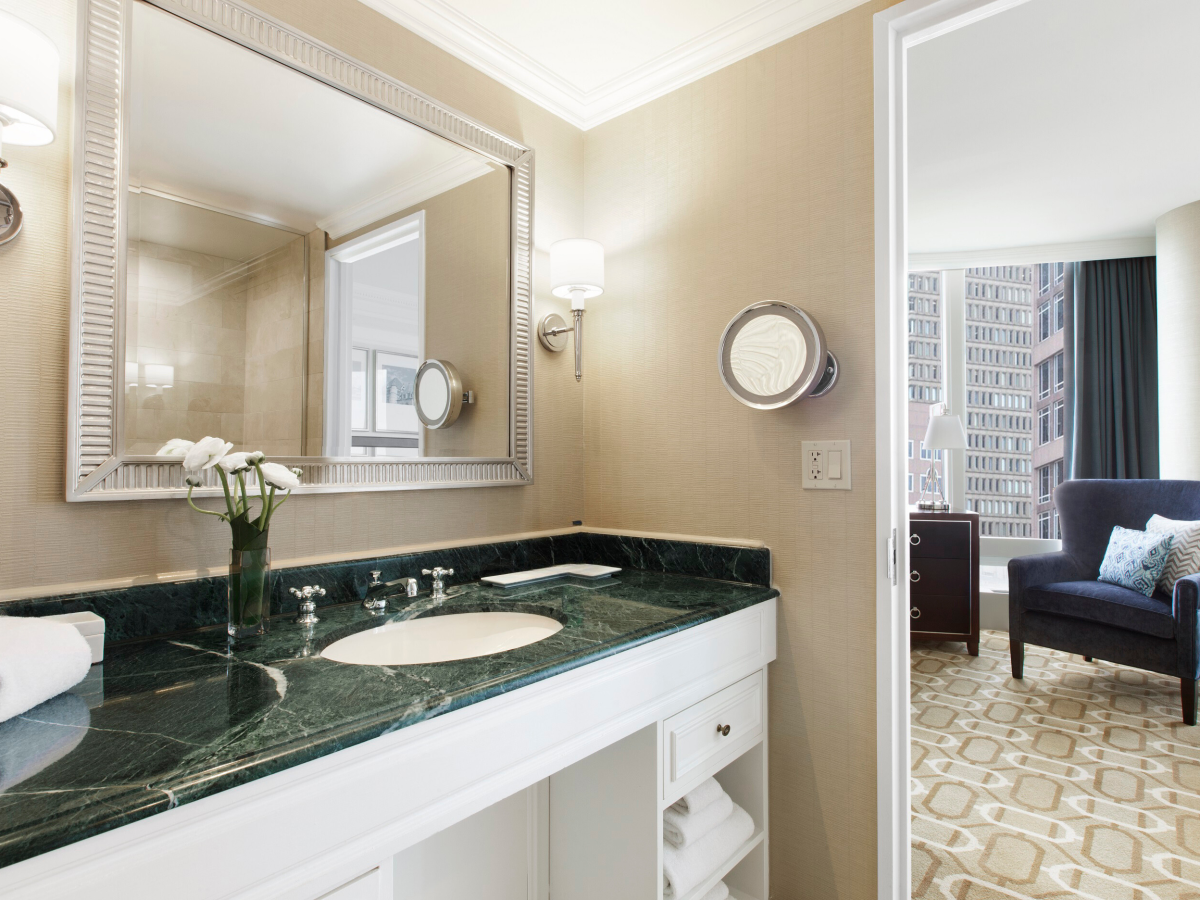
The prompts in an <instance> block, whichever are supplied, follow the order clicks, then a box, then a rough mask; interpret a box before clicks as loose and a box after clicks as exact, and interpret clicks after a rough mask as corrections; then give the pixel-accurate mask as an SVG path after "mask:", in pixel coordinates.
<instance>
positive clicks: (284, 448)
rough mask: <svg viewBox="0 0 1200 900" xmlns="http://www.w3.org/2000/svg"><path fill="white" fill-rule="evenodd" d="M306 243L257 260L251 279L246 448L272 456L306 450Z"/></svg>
mask: <svg viewBox="0 0 1200 900" xmlns="http://www.w3.org/2000/svg"><path fill="white" fill-rule="evenodd" d="M304 242H305V239H304V238H303V237H297V238H296V239H295V240H294V241H290V242H288V243H287V244H284V245H283V246H282V247H280V248H279V249H278V250H273V251H271V252H270V253H268V254H267V255H266V256H265V257H263V258H262V259H258V260H255V261H254V263H253V264H252V265H251V266H250V270H249V273H248V276H247V285H246V414H245V423H246V424H245V437H244V442H245V444H246V447H247V448H249V449H254V450H261V451H262V452H263V453H265V454H267V456H299V455H300V453H301V450H302V443H303V438H304V434H303V418H304V416H303V412H304V402H305V401H304V351H305V338H306V333H305V309H304V301H305V296H304V294H305V291H306V287H307V286H306V285H305V283H304ZM226 440H232V438H226Z"/></svg>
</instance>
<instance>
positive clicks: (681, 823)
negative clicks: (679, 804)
mask: <svg viewBox="0 0 1200 900" xmlns="http://www.w3.org/2000/svg"><path fill="white" fill-rule="evenodd" d="M731 812H733V801H732V800H730V799H729V795H728V794H727V793H725V792H724V791H721V796H720V797H718V798H717V799H716V800H714V801H713V802H712V803H710V804H708V806H706V807H704V808H703V809H701V810H700V811H699V812H694V813H682V812H680V811H679V810H678V809H676V808H675V807H674V806H669V807H667V809H666V810H665V811H664V812H663V840H665V841H667V842H668V843H670V844H672V845H674V846H676V847H678V848H679V849H680V850H682V849H683V848H684V847H686V846H688V844H693V843H695V842H696V841H698V840H700V838H702V837H704V836H705V835H706V834H708V833H709V832H710V831H712V830H713V829H714V828H716V827H717V826H718V825H720V824H721V823H722V822H724V821H725V820H726V819H728V818H729V814H730V813H731Z"/></svg>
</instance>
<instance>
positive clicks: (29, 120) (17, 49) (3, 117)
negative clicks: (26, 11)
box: [0, 12, 58, 147]
mask: <svg viewBox="0 0 1200 900" xmlns="http://www.w3.org/2000/svg"><path fill="white" fill-rule="evenodd" d="M0 126H2V131H0V134H2V135H3V136H2V138H0V139H2V140H3V141H4V142H5V143H9V144H21V145H25V146H32V147H37V146H41V145H42V144H49V143H50V142H51V141H52V140H54V136H55V131H56V129H57V127H58V50H56V49H55V47H54V44H53V43H52V42H51V41H50V38H48V37H46V36H45V35H44V34H42V33H41V32H40V31H38V30H37V29H36V28H34V27H33V26H32V25H30V24H29V23H28V22H25V21H23V20H21V19H18V18H17V17H16V16H14V15H12V14H10V13H6V12H0Z"/></svg>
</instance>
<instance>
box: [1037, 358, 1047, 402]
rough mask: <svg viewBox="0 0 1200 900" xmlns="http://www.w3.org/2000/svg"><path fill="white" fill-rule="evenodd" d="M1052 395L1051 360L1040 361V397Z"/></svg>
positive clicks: (1042, 398)
mask: <svg viewBox="0 0 1200 900" xmlns="http://www.w3.org/2000/svg"><path fill="white" fill-rule="evenodd" d="M1049 396H1050V360H1046V361H1045V362H1040V363H1038V399H1039V400H1045V399H1046V398H1047V397H1049Z"/></svg>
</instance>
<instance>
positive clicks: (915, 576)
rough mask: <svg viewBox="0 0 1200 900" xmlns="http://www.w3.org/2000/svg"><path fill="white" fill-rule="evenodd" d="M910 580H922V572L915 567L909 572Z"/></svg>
mask: <svg viewBox="0 0 1200 900" xmlns="http://www.w3.org/2000/svg"><path fill="white" fill-rule="evenodd" d="M908 580H909V581H911V582H914V583H916V582H918V581H920V580H921V573H920V572H918V571H917V570H916V569H913V571H911V572H909V573H908Z"/></svg>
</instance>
